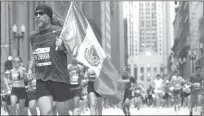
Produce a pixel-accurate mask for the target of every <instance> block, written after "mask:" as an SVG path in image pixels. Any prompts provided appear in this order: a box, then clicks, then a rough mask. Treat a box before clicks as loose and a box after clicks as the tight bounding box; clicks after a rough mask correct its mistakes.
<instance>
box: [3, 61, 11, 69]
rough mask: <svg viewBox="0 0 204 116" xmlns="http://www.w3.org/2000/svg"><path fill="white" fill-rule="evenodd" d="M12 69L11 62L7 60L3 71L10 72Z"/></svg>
mask: <svg viewBox="0 0 204 116" xmlns="http://www.w3.org/2000/svg"><path fill="white" fill-rule="evenodd" d="M11 69H12V60H7V61H6V62H5V71H6V70H11Z"/></svg>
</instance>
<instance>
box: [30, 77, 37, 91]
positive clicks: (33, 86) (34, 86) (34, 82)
mask: <svg viewBox="0 0 204 116" xmlns="http://www.w3.org/2000/svg"><path fill="white" fill-rule="evenodd" d="M31 84H32V88H33V89H36V79H34V80H32V82H31Z"/></svg>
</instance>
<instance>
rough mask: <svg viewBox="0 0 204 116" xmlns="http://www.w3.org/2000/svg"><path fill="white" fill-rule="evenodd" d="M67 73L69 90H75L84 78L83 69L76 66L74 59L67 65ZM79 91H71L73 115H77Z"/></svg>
mask: <svg viewBox="0 0 204 116" xmlns="http://www.w3.org/2000/svg"><path fill="white" fill-rule="evenodd" d="M68 72H69V77H70V85H71V88H77V87H79V86H80V85H81V82H82V79H83V78H84V68H83V67H82V66H81V65H79V64H78V62H77V60H76V59H73V60H72V63H71V64H69V65H68ZM81 92H82V90H81V89H75V90H72V102H71V103H72V105H73V114H74V115H79V114H80V111H79V101H80V98H81Z"/></svg>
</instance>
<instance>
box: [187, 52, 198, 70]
mask: <svg viewBox="0 0 204 116" xmlns="http://www.w3.org/2000/svg"><path fill="white" fill-rule="evenodd" d="M188 55H189V58H190V59H191V60H192V73H194V60H195V59H196V51H189V54H188Z"/></svg>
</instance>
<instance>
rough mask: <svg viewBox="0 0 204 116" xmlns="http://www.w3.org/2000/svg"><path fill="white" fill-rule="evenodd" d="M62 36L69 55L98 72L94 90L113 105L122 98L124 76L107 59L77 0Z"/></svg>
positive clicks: (66, 20)
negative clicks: (121, 81)
mask: <svg viewBox="0 0 204 116" xmlns="http://www.w3.org/2000/svg"><path fill="white" fill-rule="evenodd" d="M60 38H61V39H62V40H63V43H64V46H65V47H66V49H67V51H68V53H69V54H71V55H73V57H75V58H76V59H77V60H78V61H79V62H81V63H83V64H84V65H85V66H88V67H90V68H92V69H93V70H94V71H95V72H96V75H97V78H96V80H95V82H94V89H95V90H96V91H97V92H98V93H99V94H100V95H101V96H102V97H104V98H107V99H108V100H109V101H110V102H112V103H113V104H118V103H119V102H120V101H122V100H123V98H124V84H122V83H119V82H117V80H119V78H121V76H120V75H119V73H118V71H117V70H116V69H115V68H114V66H113V64H112V62H111V61H110V59H108V58H107V56H106V53H105V52H104V50H103V48H102V47H101V45H100V44H99V42H98V41H97V38H96V36H95V34H94V32H93V30H92V28H91V26H90V24H89V22H88V20H87V19H86V17H85V16H84V14H83V13H82V11H80V9H79V8H78V7H77V5H76V3H74V2H71V5H70V8H69V10H68V13H67V16H66V19H65V22H64V26H63V29H62V32H61V35H60Z"/></svg>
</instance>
